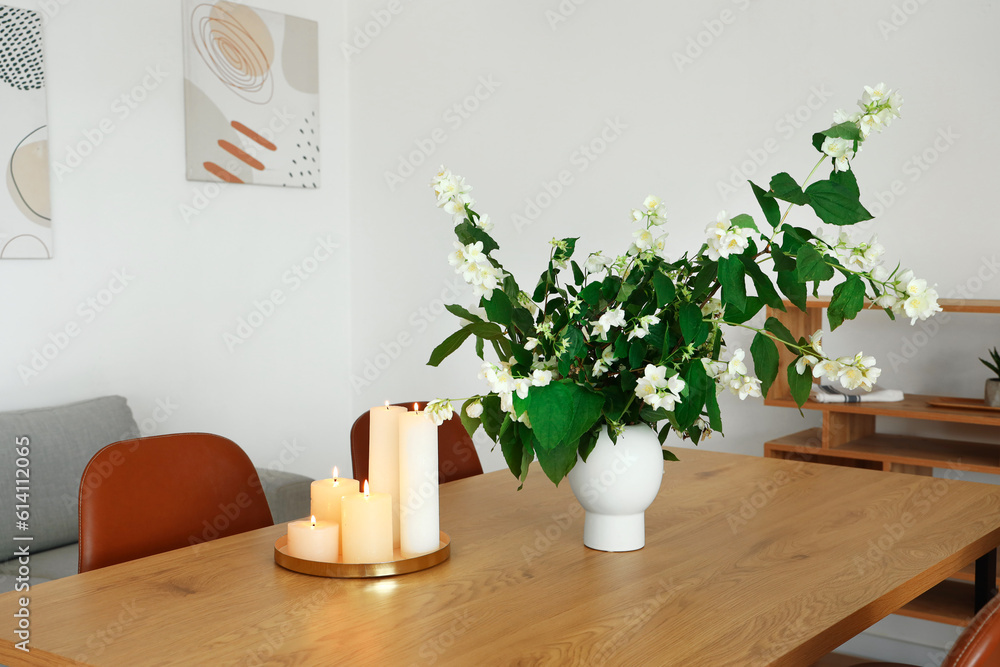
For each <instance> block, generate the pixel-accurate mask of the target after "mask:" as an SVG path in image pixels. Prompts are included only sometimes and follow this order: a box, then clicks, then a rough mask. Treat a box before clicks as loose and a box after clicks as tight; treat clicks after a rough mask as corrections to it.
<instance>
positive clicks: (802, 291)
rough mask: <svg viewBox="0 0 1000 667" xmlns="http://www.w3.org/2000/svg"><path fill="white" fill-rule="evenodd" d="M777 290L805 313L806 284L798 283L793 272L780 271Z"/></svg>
mask: <svg viewBox="0 0 1000 667" xmlns="http://www.w3.org/2000/svg"><path fill="white" fill-rule="evenodd" d="M778 289H780V290H781V293H782V294H784V295H785V296H786V297H787V298H788V300H789V301H791V302H792V303H793V304H794V305H795V307H796V308H798V309H799V310H801V311H802V312H803V313H804V312H806V299H807V298H808V296H809V295H808V293H807V290H806V284H805V283H802V282H799V280H798V278H797V277H796V272H795V271H780V272H779V273H778Z"/></svg>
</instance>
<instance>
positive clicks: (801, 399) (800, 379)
mask: <svg viewBox="0 0 1000 667" xmlns="http://www.w3.org/2000/svg"><path fill="white" fill-rule="evenodd" d="M812 384H813V383H812V373H810V372H809V371H808V370H807V371H806V372H805V373H803V374H802V375H799V374H798V373H796V372H795V363H794V362H793V363H789V364H788V388H789V389H790V390H791V392H792V399H793V400H794V401H795V404H796V405H798V406H799V407H800V408H801V407H802V405H803V404H804V403H805V402H806V401H808V400H809V392H810V391H812Z"/></svg>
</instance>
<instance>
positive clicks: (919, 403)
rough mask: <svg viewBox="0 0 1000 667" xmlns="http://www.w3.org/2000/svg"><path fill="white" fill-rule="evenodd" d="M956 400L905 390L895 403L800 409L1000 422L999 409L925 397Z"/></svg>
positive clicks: (785, 402)
mask: <svg viewBox="0 0 1000 667" xmlns="http://www.w3.org/2000/svg"><path fill="white" fill-rule="evenodd" d="M948 400H955V399H954V398H953V397H950V396H930V395H926V394H906V395H904V396H903V400H902V401H897V402H895V403H819V402H817V401H806V403H805V405H803V406H802V409H803V410H821V411H823V412H843V413H846V414H856V415H882V416H884V417H897V418H899V419H927V420H931V421H938V422H954V423H956V424H982V425H985V426H1000V413H996V412H989V411H986V410H983V411H978V410H967V409H963V408H940V407H936V406H931V405H927V403H928V401H935V402H938V401H948ZM764 404H765V405H773V406H775V407H780V408H794V407H796V405H795V401H793V400H791V399H786V398H769V399H766V400H765V401H764Z"/></svg>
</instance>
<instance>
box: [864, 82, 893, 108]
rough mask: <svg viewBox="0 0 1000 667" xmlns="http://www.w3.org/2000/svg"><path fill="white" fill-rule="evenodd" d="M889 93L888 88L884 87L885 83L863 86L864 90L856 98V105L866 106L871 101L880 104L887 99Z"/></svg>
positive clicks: (870, 103)
mask: <svg viewBox="0 0 1000 667" xmlns="http://www.w3.org/2000/svg"><path fill="white" fill-rule="evenodd" d="M889 93H890V91H889V88H888V87H886V85H885V83H879V84H878V85H877V86H865V92H864V94H863V95H862V96H861V99H860V100H858V106H860V107H862V108H866V107H868V106H870V105H872V104H873V103H874V104H876V105H881V104H882V103H884V102H885V101H886V100H887V99H888V97H889Z"/></svg>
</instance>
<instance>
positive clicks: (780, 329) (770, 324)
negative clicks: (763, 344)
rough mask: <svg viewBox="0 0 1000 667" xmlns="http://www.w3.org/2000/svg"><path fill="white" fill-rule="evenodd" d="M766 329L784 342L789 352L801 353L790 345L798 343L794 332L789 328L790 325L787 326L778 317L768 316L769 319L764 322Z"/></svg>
mask: <svg viewBox="0 0 1000 667" xmlns="http://www.w3.org/2000/svg"><path fill="white" fill-rule="evenodd" d="M764 329H765V330H766V331H769V332H771V333H772V334H774V336H775V338H777V339H778V340H780V341H781V342H782V343H784V344H785V347H787V348H788V351H789V352H791V353H792V354H798V353H799V351H798V350H797V349H796V348H794V347H790V346H792V345H795V343H796V340H795V336H793V335H792V332H791V331H789V330H788V327H786V326H785V325H784V323H782V321H781V320H779V319H778V318H777V317H769V318H767V321H766V322H764Z"/></svg>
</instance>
